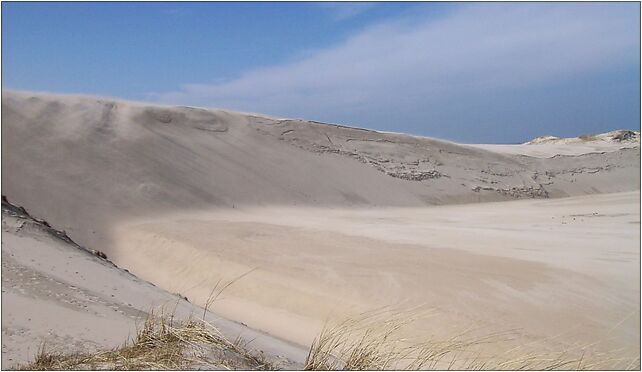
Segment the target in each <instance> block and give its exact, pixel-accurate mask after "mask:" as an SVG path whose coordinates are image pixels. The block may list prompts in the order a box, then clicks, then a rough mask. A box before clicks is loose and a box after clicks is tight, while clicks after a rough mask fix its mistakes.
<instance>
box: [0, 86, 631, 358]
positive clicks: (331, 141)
mask: <svg viewBox="0 0 642 372" xmlns="http://www.w3.org/2000/svg"><path fill="white" fill-rule="evenodd" d="M2 98H3V99H2V114H3V115H2V119H3V120H2V166H3V169H4V172H5V173H4V174H5V175H4V176H3V178H2V190H3V195H7V197H8V198H9V200H11V201H12V202H14V203H16V204H18V205H21V206H24V207H25V208H26V209H27V210H29V211H30V213H31V214H32V215H33V216H35V217H36V218H39V219H45V220H47V221H48V222H50V223H51V225H52V227H54V228H56V229H58V230H64V231H65V232H66V234H67V235H68V236H69V237H70V238H71V239H73V240H74V241H76V242H78V243H79V244H80V245H83V246H87V247H91V248H92V249H95V250H100V251H101V252H105V254H106V255H107V256H108V257H109V258H110V259H111V260H113V262H114V263H115V264H117V265H118V266H119V267H122V268H127V269H128V270H130V271H131V272H132V273H134V274H136V275H138V276H139V277H141V278H142V279H144V280H148V281H150V282H152V283H155V284H156V285H158V286H160V287H161V288H163V289H165V290H168V291H170V292H172V293H174V292H180V293H181V294H184V295H186V296H188V297H189V298H190V300H192V301H194V302H195V303H196V304H198V305H203V304H204V303H205V302H206V300H207V296H208V294H209V293H210V291H211V288H212V287H213V286H214V285H215V283H217V282H218V281H221V280H223V281H225V280H230V279H232V278H235V277H238V276H239V275H242V274H243V273H246V272H249V271H251V274H250V275H247V276H246V277H244V278H243V280H241V281H239V282H238V283H237V284H235V286H234V288H230V291H229V292H228V293H227V295H226V296H225V299H224V300H223V301H221V302H220V303H219V304H218V305H217V308H216V309H215V310H216V311H217V312H218V313H219V314H221V315H222V316H225V317H228V318H230V319H233V320H236V321H239V322H244V323H246V324H248V325H249V326H251V327H254V328H256V329H259V330H262V331H266V332H269V333H271V334H274V335H276V336H279V337H281V338H283V339H286V340H288V341H290V342H294V343H297V344H300V345H304V346H305V345H307V344H309V342H311V340H312V338H313V337H314V336H315V335H316V334H317V333H318V331H319V329H320V327H321V326H322V324H323V322H324V321H325V320H327V319H328V318H330V317H343V316H350V315H352V314H354V313H358V312H359V311H366V310H368V309H370V308H372V307H378V306H386V305H390V304H391V303H401V304H403V306H424V307H428V308H434V309H437V310H438V312H439V313H440V314H442V315H441V317H439V318H437V320H434V319H433V320H426V321H425V322H423V323H419V325H418V327H419V328H418V330H419V331H420V332H435V333H437V334H440V335H442V336H443V335H448V334H449V333H450V332H452V330H453V327H455V326H457V327H460V326H463V325H465V324H478V325H479V324H481V325H483V327H482V328H484V329H486V330H489V329H490V330H496V329H498V328H502V327H509V328H511V327H512V328H514V327H517V328H520V333H519V334H520V336H519V339H518V341H516V342H529V343H530V342H535V343H536V344H537V345H538V347H543V348H564V347H569V346H570V345H574V344H576V343H582V342H588V341H587V340H592V339H600V340H603V341H602V342H601V343H600V344H599V345H598V346H596V347H595V348H596V350H598V351H600V350H601V351H604V350H610V348H621V349H624V350H626V351H627V352H633V353H635V350H636V348H637V349H638V350H639V324H637V323H636V322H638V320H637V319H639V316H635V314H639V310H640V309H639V286H638V283H639V273H638V272H637V266H636V265H637V263H639V249H638V248H637V247H638V245H639V236H638V235H637V231H638V230H639V223H640V217H639V210H638V209H637V205H639V190H640V178H639V171H640V146H639V141H637V142H636V140H634V141H629V142H627V143H626V146H622V143H620V142H608V143H606V142H605V143H602V144H600V145H599V146H597V147H596V146H586V145H581V146H580V145H579V144H574V143H556V144H540V145H514V146H512V147H511V146H510V145H465V144H457V143H453V142H449V141H441V140H438V139H432V138H426V137H416V136H410V135H405V134H397V133H384V132H377V131H372V130H367V129H361V128H351V127H347V126H342V125H335V124H323V123H318V122H313V121H305V120H295V119H278V118H270V117H266V116H261V115H254V114H241V113H235V112H231V111H226V110H213V109H203V108H193V107H168V106H158V105H150V104H140V103H128V102H125V101H114V100H110V99H102V98H94V97H81V96H62V95H52V94H39V93H26V92H6V91H5V92H3V96H2ZM603 142H604V141H603ZM507 146H508V147H507ZM631 314H633V316H631ZM500 320H501V321H500ZM638 323H639V322H638ZM571 324H572V325H573V326H571ZM614 327H615V328H614ZM558 331H559V332H560V334H562V335H561V336H559V337H556V339H555V341H550V342H548V343H546V342H544V341H543V340H546V339H547V337H548V336H550V335H551V334H553V333H556V332H558Z"/></svg>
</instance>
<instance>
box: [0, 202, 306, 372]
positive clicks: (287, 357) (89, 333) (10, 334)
mask: <svg viewBox="0 0 642 372" xmlns="http://www.w3.org/2000/svg"><path fill="white" fill-rule="evenodd" d="M2 207H3V208H2V299H3V306H2V366H3V369H9V368H13V367H15V366H16V365H18V364H25V363H28V362H30V361H32V360H33V358H34V356H35V355H36V353H37V352H38V349H39V348H40V347H41V346H42V345H43V344H44V346H45V347H46V348H47V350H48V351H62V352H66V353H71V352H76V351H78V352H87V351H96V350H105V349H112V348H115V347H117V346H121V345H123V344H124V343H125V341H128V340H131V339H132V338H133V337H134V335H135V334H136V330H137V329H140V327H141V326H142V323H143V322H144V321H145V319H146V318H147V316H148V313H149V312H150V311H154V312H156V313H157V314H158V313H162V312H166V313H168V314H169V313H173V314H174V315H175V316H176V317H177V318H187V317H189V316H194V317H198V318H201V317H202V316H203V310H202V309H201V308H199V307H197V306H195V305H193V304H191V303H190V302H188V301H186V300H184V299H183V298H181V297H179V296H177V295H176V294H175V293H169V292H167V291H164V290H163V289H161V288H158V287H156V286H154V285H152V284H151V283H149V282H146V281H144V280H141V279H139V278H137V277H136V276H134V275H132V274H131V273H129V272H126V271H124V270H122V269H119V268H117V267H115V266H114V265H113V264H111V263H110V262H109V261H106V260H104V259H101V258H100V257H98V256H96V255H95V254H92V253H90V252H88V251H85V250H83V249H82V248H81V247H78V246H77V245H75V244H74V243H73V242H71V241H68V240H66V239H68V238H67V237H65V236H64V235H63V236H61V235H59V234H60V232H59V231H55V230H52V229H51V228H48V227H47V226H46V225H44V224H43V223H41V222H38V221H34V220H33V219H32V218H30V216H29V215H25V214H24V213H22V212H24V211H18V213H15V210H13V211H12V210H11V209H8V208H7V204H6V203H5V202H4V201H3V205H2ZM9 207H11V206H10V205H9ZM206 320H207V321H208V322H210V323H211V324H213V325H215V326H216V327H217V328H218V329H219V330H220V331H221V332H222V333H223V335H225V337H227V338H229V339H230V340H234V339H236V338H237V337H243V338H245V339H247V340H253V341H252V344H251V350H255V351H258V350H262V351H265V355H266V357H267V358H268V360H270V361H271V362H272V363H274V364H275V365H281V366H282V367H286V368H292V367H295V368H297V367H298V368H300V367H299V366H300V365H299V364H296V362H294V361H300V360H302V358H304V356H305V353H306V350H305V349H303V348H299V347H296V346H294V345H291V344H289V343H287V342H285V341H283V340H279V339H276V338H274V337H271V336H269V335H266V334H264V333H261V332H258V331H256V330H253V329H250V328H248V327H247V326H245V325H242V324H240V323H235V322H231V321H228V320H226V319H222V318H220V317H218V316H215V315H214V314H212V313H208V314H207V315H206Z"/></svg>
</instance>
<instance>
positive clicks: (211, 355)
mask: <svg viewBox="0 0 642 372" xmlns="http://www.w3.org/2000/svg"><path fill="white" fill-rule="evenodd" d="M246 346H247V345H246V344H245V343H244V342H243V341H242V340H241V339H237V340H236V341H234V342H232V341H229V340H227V339H226V338H225V337H223V336H222V335H221V334H220V332H219V331H218V330H217V329H216V328H215V327H214V326H212V325H211V324H209V323H207V322H205V321H203V320H200V319H194V318H190V319H187V320H181V321H179V320H176V319H175V318H174V316H173V315H171V316H165V315H155V314H154V313H151V314H150V315H149V317H148V318H147V319H146V320H145V323H144V324H143V326H142V328H141V329H140V330H139V331H138V332H137V334H136V337H135V338H134V339H133V341H131V342H128V343H126V344H124V345H123V346H120V347H117V348H115V349H113V350H107V351H98V352H95V353H64V352H61V351H57V350H48V349H47V347H46V345H45V344H43V345H42V346H41V347H40V349H39V351H38V353H37V355H36V357H35V359H34V361H33V362H31V363H29V364H26V365H19V366H17V367H16V368H14V369H17V370H39V371H42V370H181V369H183V370H184V369H190V370H192V369H199V370H203V369H216V370H221V369H244V370H271V369H275V366H273V365H271V364H270V363H268V362H267V361H266V360H265V359H264V358H263V356H262V353H252V352H250V351H249V349H247V347H246Z"/></svg>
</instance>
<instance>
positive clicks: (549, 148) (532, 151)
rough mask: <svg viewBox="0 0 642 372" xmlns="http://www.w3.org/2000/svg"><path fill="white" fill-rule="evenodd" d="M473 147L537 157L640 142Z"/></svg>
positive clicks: (616, 147) (611, 148)
mask: <svg viewBox="0 0 642 372" xmlns="http://www.w3.org/2000/svg"><path fill="white" fill-rule="evenodd" d="M468 146H471V147H475V148H479V149H484V150H488V151H493V152H498V153H503V154H511V155H526V156H533V157H537V158H550V157H552V156H555V155H583V154H591V153H602V152H612V151H617V150H620V149H628V148H635V147H636V146H640V143H639V142H638V143H635V142H631V143H610V142H584V143H581V142H580V143H563V144H555V143H553V144H548V143H542V144H532V145H527V144H521V145H483V144H480V145H468Z"/></svg>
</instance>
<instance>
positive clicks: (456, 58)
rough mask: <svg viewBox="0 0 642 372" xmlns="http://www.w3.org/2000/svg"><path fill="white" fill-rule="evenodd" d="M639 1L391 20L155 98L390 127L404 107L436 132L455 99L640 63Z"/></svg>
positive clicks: (498, 7)
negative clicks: (296, 56) (295, 56)
mask: <svg viewBox="0 0 642 372" xmlns="http://www.w3.org/2000/svg"><path fill="white" fill-rule="evenodd" d="M631 5H633V6H631ZM631 5H629V4H622V3H620V4H550V3H535V4H497V3H493V4H475V5H471V6H466V7H463V8H460V9H457V10H456V11H454V12H452V13H450V14H449V15H448V16H446V17H443V18H440V19H436V20H435V19H434V18H433V19H430V18H418V19H417V18H415V19H407V18H406V19H397V20H390V21H388V22H385V23H380V24H377V25H374V26H371V27H369V28H367V29H365V30H364V31H362V32H360V33H358V34H356V35H354V36H352V37H350V38H349V39H347V40H345V41H344V42H343V43H342V44H340V45H337V46H335V47H332V48H328V49H324V50H319V51H315V52H312V53H310V54H307V56H306V57H304V58H302V59H300V60H298V61H295V62H290V63H287V64H283V65H280V66H271V67H266V68H261V69H257V70H253V71H249V72H247V73H245V74H243V75H242V76H240V77H239V78H237V79H233V80H230V81H226V82H222V83H214V84H205V83H195V84H185V85H183V86H181V87H180V89H178V90H177V91H173V92H164V93H153V94H150V96H149V98H151V99H153V100H157V101H160V102H165V103H172V104H177V103H180V104H191V105H199V106H208V107H224V108H228V109H237V110H242V111H252V112H264V113H266V114H272V115H276V116H287V117H304V118H309V119H324V120H332V121H335V122H351V123H353V124H361V125H366V124H367V125H369V126H372V127H376V128H378V129H388V130H394V129H395V126H394V124H391V123H390V122H389V119H385V118H383V117H386V116H388V117H390V118H393V117H394V114H395V113H403V117H404V118H405V119H406V120H410V121H414V122H415V123H414V124H413V125H414V127H417V128H421V129H419V131H421V132H423V133H424V134H426V133H431V125H432V126H434V125H435V123H431V122H429V121H428V120H425V119H424V121H423V122H422V117H424V118H426V117H430V116H433V117H442V118H443V119H444V120H445V121H447V120H448V115H447V113H448V112H452V111H453V107H452V106H453V104H452V102H464V103H465V102H467V101H471V102H474V101H475V100H476V99H477V98H480V97H484V96H486V95H487V93H488V92H492V93H493V94H495V95H498V98H501V95H502V94H508V95H513V94H519V92H520V91H522V90H528V89H541V88H546V87H547V86H559V85H560V84H564V82H572V81H576V80H578V79H583V78H585V77H587V76H591V75H592V74H599V73H603V72H608V71H617V70H621V69H623V68H627V67H630V66H631V65H635V64H639V53H640V51H639V43H640V40H639V35H638V33H637V30H638V29H639V16H638V14H639V13H638V10H637V9H639V8H637V7H636V6H635V5H636V4H631ZM449 106H450V107H449ZM373 112H376V113H381V114H383V115H381V116H382V119H381V120H377V119H376V118H373V115H372V113H373ZM386 114H387V115H386ZM442 124H443V122H442ZM445 124H447V123H445Z"/></svg>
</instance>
